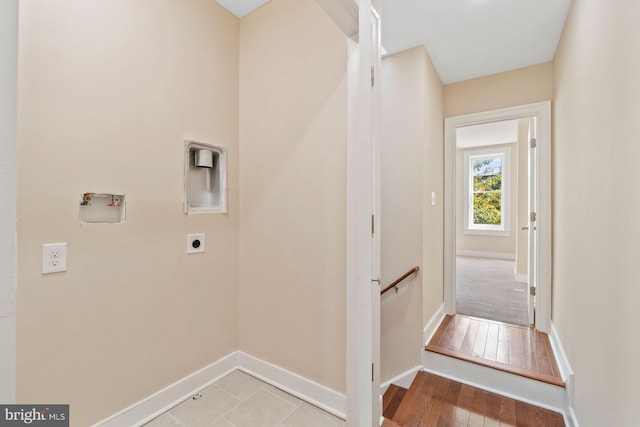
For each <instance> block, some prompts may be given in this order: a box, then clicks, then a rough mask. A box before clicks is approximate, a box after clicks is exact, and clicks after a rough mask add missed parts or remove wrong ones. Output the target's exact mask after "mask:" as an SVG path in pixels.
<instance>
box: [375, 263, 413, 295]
mask: <svg viewBox="0 0 640 427" xmlns="http://www.w3.org/2000/svg"><path fill="white" fill-rule="evenodd" d="M418 271H420V267H418V266H416V267H413V268H412V269H411V270H409V271H407V272H406V273H404V274H403V275H402V276H400V277H398V278H397V279H396V280H394V281H393V282H391V284H389V286H387V287H386V288H384V289H383V290H381V291H380V295H384V294H385V293H387V292H389V291H390V290H391V289H393V288H396V286H398V285H399V284H400V282H402V281H403V280H404V279H406V278H407V277H409V276H411V275H412V274H415V273H417V272H418ZM396 292H398V288H396Z"/></svg>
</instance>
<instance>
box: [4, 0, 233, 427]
mask: <svg viewBox="0 0 640 427" xmlns="http://www.w3.org/2000/svg"><path fill="white" fill-rule="evenodd" d="M238 29H239V26H238V20H237V19H236V18H235V17H233V16H232V15H230V14H229V13H228V12H227V11H225V10H224V9H222V7H220V6H219V5H218V4H217V3H215V2H213V1H209V0H193V1H189V2H180V1H172V0H161V1H158V0H140V1H135V2H131V1H129V0H94V1H90V2H83V1H72V0H58V1H55V2H43V1H32V0H25V1H21V2H20V62H19V65H20V85H19V103H18V104H19V123H18V133H19V143H18V170H19V176H18V182H19V185H18V218H19V226H18V236H19V253H18V255H19V270H18V283H19V287H18V296H17V336H18V341H17V361H18V362H17V380H18V387H17V398H18V401H19V402H24V403H33V402H56V403H69V404H70V405H71V414H72V423H71V425H73V426H87V425H89V424H91V423H93V422H97V421H99V420H100V419H102V418H104V417H107V416H109V415H111V414H113V413H115V412H117V411H119V410H121V409H124V408H125V407H127V406H129V405H131V404H133V403H135V402H137V401H139V400H140V399H143V398H145V397H147V396H149V395H150V394H152V393H155V392H156V391H158V390H160V389H162V388H164V387H166V386H167V385H169V384H171V383H173V382H175V381H176V380H178V379H180V378H183V377H184V376H186V375H188V374H190V373H192V372H194V371H196V370H198V369H200V368H202V367H204V366H206V365H208V364H209V363H212V362H214V361H216V360H218V359H219V358H220V357H222V356H225V355H227V354H228V353H230V352H231V351H233V350H236V349H237V347H238V325H237V318H238V315H237V311H238V308H237V288H236V283H237V274H238V273H237V271H238V265H237V258H238V235H237V233H238V231H237V229H238V150H237V128H238V114H237V109H238V100H237V91H238ZM184 137H188V138H195V139H198V140H202V141H209V142H213V143H218V144H222V145H225V146H226V147H227V148H228V150H229V151H228V153H229V156H228V158H229V163H228V168H229V214H227V215H222V214H203V215H192V216H186V215H185V214H184V213H183V212H182V198H183V184H182V175H183V141H182V138H184ZM84 192H116V193H119V192H122V193H126V198H127V220H126V223H124V224H83V223H81V222H80V220H79V215H78V210H79V202H80V198H81V195H82V193H84ZM194 232H204V233H206V238H207V241H206V248H207V250H206V253H204V254H197V255H187V254H186V252H185V251H186V234H187V233H194ZM53 242H68V245H69V246H68V271H67V272H66V273H61V274H55V275H47V276H43V275H41V274H40V271H41V244H42V243H53Z"/></svg>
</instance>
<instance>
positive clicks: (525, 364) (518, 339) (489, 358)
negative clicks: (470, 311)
mask: <svg viewBox="0 0 640 427" xmlns="http://www.w3.org/2000/svg"><path fill="white" fill-rule="evenodd" d="M426 349H427V350H428V351H432V352H435V353H439V354H443V355H445V356H450V357H455V358H457V359H461V360H465V361H468V362H472V363H477V364H480V365H484V366H489V367H491V368H494V369H499V370H501V371H505V372H510V373H513V374H517V375H521V376H524V377H527V378H531V379H535V380H538V381H543V382H546V383H549V384H554V385H557V386H561V387H564V386H565V384H564V383H563V382H562V378H561V377H560V372H559V370H558V365H557V363H556V360H555V358H554V356H553V351H552V350H551V344H550V343H549V337H548V336H547V335H546V334H543V333H540V332H538V331H536V330H535V329H534V328H531V327H527V326H518V325H511V324H508V323H502V322H496V321H492V320H485V319H478V318H475V317H468V316H462V315H459V314H456V315H454V316H449V315H447V316H446V317H445V319H444V321H443V322H442V323H441V324H440V327H439V328H438V330H437V331H436V333H435V334H434V336H433V338H432V339H431V341H430V342H429V344H427V347H426Z"/></svg>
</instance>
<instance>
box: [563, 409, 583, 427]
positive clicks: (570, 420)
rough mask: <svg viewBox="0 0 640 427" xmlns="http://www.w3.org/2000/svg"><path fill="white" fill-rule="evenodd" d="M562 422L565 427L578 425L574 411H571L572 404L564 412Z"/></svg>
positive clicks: (578, 426) (577, 426)
mask: <svg viewBox="0 0 640 427" xmlns="http://www.w3.org/2000/svg"><path fill="white" fill-rule="evenodd" d="M564 423H565V425H566V426H567V427H580V424H578V418H576V413H575V412H573V406H571V407H569V409H568V410H567V413H566V414H564Z"/></svg>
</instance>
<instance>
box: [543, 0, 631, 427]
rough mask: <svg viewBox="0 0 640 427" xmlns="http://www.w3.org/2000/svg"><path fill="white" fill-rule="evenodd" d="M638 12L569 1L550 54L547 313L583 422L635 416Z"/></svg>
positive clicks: (622, 4)
mask: <svg viewBox="0 0 640 427" xmlns="http://www.w3.org/2000/svg"><path fill="white" fill-rule="evenodd" d="M638 16H640V2H637V1H617V2H607V1H586V0H575V1H574V2H573V3H572V8H571V11H570V14H569V19H568V22H567V24H566V26H565V29H564V33H563V36H562V39H561V42H560V48H559V51H558V53H557V55H556V62H555V98H554V100H555V103H554V105H555V106H554V123H555V135H554V147H555V148H554V170H553V174H554V210H553V212H554V218H553V220H554V226H553V229H554V236H553V244H554V251H553V257H554V258H553V266H554V269H553V278H554V284H553V290H554V292H553V322H554V324H555V326H556V328H557V330H558V333H559V335H560V338H561V340H562V343H563V345H564V348H565V350H566V352H567V354H568V357H569V360H570V362H571V365H572V367H573V370H574V372H575V391H574V396H575V397H574V399H575V402H574V408H575V412H576V414H577V418H578V421H579V422H580V425H581V426H582V427H595V426H603V425H612V426H613V425H615V426H631V425H636V424H637V423H638V416H637V407H638V399H637V387H638V384H639V383H640V370H639V369H638V368H637V365H638V360H640V341H639V340H638V339H637V336H638V325H639V324H640V311H639V310H638V301H640V286H638V271H637V270H638V241H639V240H640V222H638V217H637V212H638V211H639V210H640V198H639V197H638V182H640V169H639V168H638V162H637V160H638V158H640V144H638V132H637V128H638V126H637V122H638V117H640V80H639V79H638V76H639V75H640V56H638V55H637V52H638V49H639V48H640V45H639V42H640V26H638V23H637V17H638Z"/></svg>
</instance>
